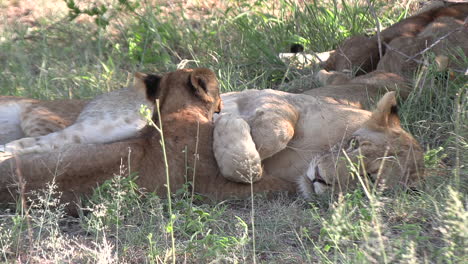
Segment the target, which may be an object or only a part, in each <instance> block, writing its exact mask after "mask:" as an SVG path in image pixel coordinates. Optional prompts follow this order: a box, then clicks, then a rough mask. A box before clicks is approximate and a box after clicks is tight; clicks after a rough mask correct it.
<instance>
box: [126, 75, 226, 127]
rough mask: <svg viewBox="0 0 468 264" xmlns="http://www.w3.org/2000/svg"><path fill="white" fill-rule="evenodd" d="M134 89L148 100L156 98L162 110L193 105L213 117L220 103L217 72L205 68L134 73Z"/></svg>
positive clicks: (162, 112) (165, 112) (172, 111)
mask: <svg viewBox="0 0 468 264" xmlns="http://www.w3.org/2000/svg"><path fill="white" fill-rule="evenodd" d="M134 89H136V90H137V91H138V92H142V93H144V94H145V96H146V98H147V99H148V100H150V101H151V102H154V101H155V100H156V99H159V105H160V111H161V114H170V113H176V112H178V111H180V110H181V109H184V108H192V109H193V111H195V112H197V113H200V114H202V115H203V116H205V117H207V118H208V119H209V120H212V118H213V113H218V112H220V111H221V107H222V101H221V97H220V96H219V87H218V80H217V79H216V75H215V74H214V72H213V71H211V70H210V69H206V68H197V69H182V70H177V71H174V72H169V73H166V74H164V75H162V76H160V75H153V74H143V73H136V74H135V82H134Z"/></svg>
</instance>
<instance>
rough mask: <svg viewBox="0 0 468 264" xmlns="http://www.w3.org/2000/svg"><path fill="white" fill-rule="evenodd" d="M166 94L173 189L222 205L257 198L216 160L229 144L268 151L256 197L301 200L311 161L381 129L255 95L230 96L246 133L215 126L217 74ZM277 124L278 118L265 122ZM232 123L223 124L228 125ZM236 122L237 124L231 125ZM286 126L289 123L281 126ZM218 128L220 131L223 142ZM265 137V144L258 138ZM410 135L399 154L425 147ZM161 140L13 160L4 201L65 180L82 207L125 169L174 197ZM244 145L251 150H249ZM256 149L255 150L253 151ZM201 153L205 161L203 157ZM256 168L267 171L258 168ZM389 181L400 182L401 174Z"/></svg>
mask: <svg viewBox="0 0 468 264" xmlns="http://www.w3.org/2000/svg"><path fill="white" fill-rule="evenodd" d="M157 89H158V99H159V100H160V102H161V107H160V111H161V116H162V123H163V130H164V134H165V142H166V151H167V153H168V165H169V172H170V180H171V182H170V186H171V189H172V191H175V190H177V189H179V188H181V186H182V184H184V183H185V182H186V180H189V181H193V182H194V188H195V192H197V193H201V194H204V195H207V196H209V197H213V198H220V199H222V198H227V197H233V196H235V197H240V198H242V197H246V196H249V195H250V185H248V184H243V183H236V182H234V181H232V180H229V179H227V178H226V177H224V176H223V175H222V174H221V173H220V171H221V172H222V171H223V169H221V170H220V168H219V167H221V168H230V170H231V172H232V171H236V166H237V167H238V168H239V169H240V170H242V169H244V167H243V166H242V160H240V162H234V161H235V159H221V160H218V162H217V161H216V159H215V155H214V153H217V152H218V153H222V150H223V149H222V148H223V147H224V148H225V147H226V146H227V148H229V150H230V155H232V156H233V157H242V155H244V153H245V148H244V147H242V146H247V147H248V148H250V150H249V151H251V152H252V153H254V152H255V151H257V152H258V157H259V159H261V164H257V165H260V166H262V168H263V170H262V171H261V172H260V173H259V174H258V177H261V180H258V181H256V182H255V183H253V188H254V192H272V191H273V192H274V191H292V192H293V191H295V190H296V188H297V182H298V181H300V179H302V178H303V176H304V175H306V172H307V169H308V167H309V166H310V161H311V160H313V159H317V156H321V155H323V153H326V152H327V151H329V150H330V148H331V147H332V146H334V145H336V144H337V143H338V142H343V141H346V140H347V139H348V138H349V137H350V136H351V135H352V134H353V133H354V132H355V131H358V130H359V129H360V128H362V127H363V126H366V127H371V126H369V125H368V123H369V122H373V121H372V120H374V119H372V118H371V113H370V112H368V111H365V110H362V109H359V108H356V107H353V106H350V105H344V104H340V103H338V102H336V101H335V100H333V99H331V98H328V97H312V96H307V95H295V94H289V93H284V92H279V91H273V90H263V91H257V90H249V91H245V92H236V93H229V94H226V95H223V100H224V105H225V107H224V110H223V111H226V112H228V113H229V114H231V115H233V116H234V117H235V118H241V119H242V120H240V121H241V122H238V123H239V124H241V125H238V126H237V127H235V128H234V127H229V126H225V127H223V126H219V127H218V126H217V127H216V128H215V127H214V125H213V122H212V120H213V114H214V112H217V111H219V109H220V107H221V98H220V96H219V90H218V85H217V80H216V78H215V76H214V73H213V72H211V71H209V70H207V69H195V70H188V69H187V70H179V71H176V72H173V73H168V74H166V75H165V76H163V77H162V78H161V80H160V81H159V83H158V85H157ZM393 96H394V95H393ZM62 111H65V109H63V110H62ZM268 116H273V117H274V118H276V120H274V119H271V118H264V117H268ZM222 118H223V116H221V117H218V122H221V121H220V120H222ZM153 119H154V122H155V123H156V124H159V120H158V119H157V115H153ZM227 121H229V122H228V123H231V124H234V125H235V122H230V119H227ZM276 123H278V124H283V125H281V126H279V127H277V126H276V125H275V124H276ZM214 129H215V131H217V133H214V134H213V130H214ZM236 129H240V130H241V132H242V130H244V131H243V132H242V133H239V134H231V135H234V137H235V136H238V135H244V136H241V137H238V138H237V139H236V140H237V141H236V142H226V140H227V138H223V136H224V135H229V132H231V131H234V130H236ZM400 129H401V128H400ZM400 132H401V133H406V132H404V131H403V130H401V131H400ZM368 133H369V134H371V135H373V134H376V135H380V136H379V137H375V138H376V140H377V142H376V144H385V142H387V141H386V139H387V134H386V132H385V130H382V129H380V127H378V129H376V130H375V131H374V130H372V129H370V130H368ZM256 134H257V135H260V136H257V137H256V138H255V136H254V135H256ZM405 135H407V137H406V140H401V141H394V143H395V144H397V145H396V146H395V147H396V148H399V147H400V146H401V148H402V149H404V148H405V147H403V146H407V145H408V146H413V145H414V147H413V148H415V149H417V148H418V146H417V142H415V141H414V139H412V137H411V136H410V135H409V134H407V133H406V134H405ZM213 137H215V139H214V138H213ZM253 138H255V140H253ZM160 139H161V137H160V135H159V134H158V132H157V131H156V130H155V129H154V128H151V127H147V128H145V129H144V130H143V131H142V134H141V135H140V136H138V137H136V138H133V139H128V140H122V141H120V142H116V143H109V144H80V145H70V146H68V147H64V148H61V149H58V150H57V151H51V152H45V153H40V154H26V155H19V156H17V157H14V158H11V159H9V160H5V161H3V162H2V163H0V201H2V202H6V201H12V200H13V199H14V195H13V197H12V195H11V194H12V193H13V194H15V193H16V191H15V190H17V189H16V188H17V187H15V185H12V184H14V183H18V181H21V182H23V183H24V182H25V185H24V190H25V191H26V192H28V191H30V190H36V189H38V188H42V187H44V186H45V184H46V183H47V182H50V181H51V180H52V179H55V182H56V183H57V185H58V190H59V191H61V192H63V196H62V201H63V202H72V201H76V198H77V197H78V196H81V195H86V194H89V193H90V192H91V191H92V189H93V188H94V187H96V186H97V185H98V184H100V183H102V182H103V181H104V180H106V179H110V178H111V177H112V176H113V174H114V173H116V172H118V171H119V168H120V164H121V163H123V164H124V165H125V166H127V167H128V168H129V170H131V171H137V172H138V175H139V177H138V179H137V183H138V184H139V185H140V186H141V187H144V188H145V189H147V190H148V191H156V192H157V193H158V194H164V193H165V184H166V182H165V177H166V176H165V174H164V171H165V170H164V160H163V157H162V152H161V147H160ZM223 140H224V141H223ZM243 140H247V141H249V142H250V143H248V144H242V143H243V142H242V141H243ZM252 141H253V143H254V144H255V149H252ZM213 142H218V143H219V144H215V148H216V149H215V150H213ZM223 142H224V143H225V145H223ZM237 143H239V144H237ZM197 145H198V153H195V149H196V146H197ZM237 146H239V147H237ZM237 154H239V155H237ZM381 155H383V154H382V153H380V152H376V153H369V159H370V160H374V159H379V158H382V156H381ZM414 155H416V156H417V157H418V158H416V159H415V162H414V163H412V166H408V167H407V168H406V170H402V171H401V173H402V174H405V173H406V171H412V170H414V169H413V168H414V167H417V168H420V167H422V162H421V161H420V160H421V159H420V158H419V157H420V156H421V157H422V152H417V153H414ZM254 156H256V155H254ZM186 157H188V160H186ZM194 157H198V161H197V166H196V168H197V169H196V173H195V178H192V174H191V173H189V174H188V175H186V168H187V167H189V168H193V167H194ZM247 158H248V159H249V158H250V157H247ZM237 161H239V160H237ZM247 161H249V160H247ZM254 162H257V163H258V160H254ZM389 165H392V164H389ZM229 166H231V167H229ZM390 167H392V166H390ZM418 171H419V172H421V171H422V170H418ZM231 176H233V177H238V179H237V181H238V182H247V181H246V180H245V176H246V175H245V174H242V175H236V174H234V175H231ZM388 176H389V177H393V176H392V175H391V174H390V175H388ZM242 177H244V178H242ZM301 189H306V188H303V187H301Z"/></svg>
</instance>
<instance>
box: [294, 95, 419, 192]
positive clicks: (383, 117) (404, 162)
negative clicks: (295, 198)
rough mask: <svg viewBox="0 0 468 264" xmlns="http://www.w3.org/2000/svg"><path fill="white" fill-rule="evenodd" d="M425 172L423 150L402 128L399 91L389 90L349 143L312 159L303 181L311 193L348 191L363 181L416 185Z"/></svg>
mask: <svg viewBox="0 0 468 264" xmlns="http://www.w3.org/2000/svg"><path fill="white" fill-rule="evenodd" d="M423 174H424V163H423V151H422V149H421V147H420V146H419V144H418V142H417V141H416V140H415V139H414V138H413V137H412V136H411V135H410V134H409V133H408V132H406V131H404V130H403V129H402V128H401V126H400V120H399V117H398V114H397V105H396V99H395V92H389V93H387V94H385V95H384V96H383V97H382V99H380V101H379V102H378V104H377V108H376V110H375V111H374V112H373V113H372V115H371V117H370V119H369V120H368V121H367V122H366V123H365V124H364V125H363V126H362V127H361V128H360V129H358V130H357V131H356V132H354V133H353V134H352V136H351V138H349V139H348V141H347V142H346V143H345V144H338V145H336V146H335V147H333V148H332V150H331V151H330V152H329V153H326V154H325V155H323V156H319V157H317V158H316V159H315V160H313V161H312V162H311V164H310V165H309V168H308V170H307V172H306V174H305V175H304V176H303V177H301V179H300V182H299V185H300V189H301V191H302V193H303V194H304V196H306V197H308V196H310V194H312V193H317V194H320V193H323V192H325V191H326V190H333V191H334V192H345V191H347V190H349V189H352V188H355V187H357V186H358V185H360V184H364V185H367V186H370V185H375V184H378V185H379V186H386V187H387V188H391V187H394V186H397V185H403V186H408V187H412V186H414V185H415V184H416V183H417V182H418V181H419V180H420V179H422V177H423Z"/></svg>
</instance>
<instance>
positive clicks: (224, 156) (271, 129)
mask: <svg viewBox="0 0 468 264" xmlns="http://www.w3.org/2000/svg"><path fill="white" fill-rule="evenodd" d="M246 119H247V120H244V119H243V118H242V117H240V116H238V115H236V114H232V113H226V114H222V115H221V116H219V117H218V119H217V120H216V123H215V128H214V133H213V151H214V155H215V158H216V161H217V163H218V167H219V168H220V171H221V174H222V175H223V176H224V177H225V178H227V179H229V180H231V181H236V182H242V183H251V182H256V181H258V180H260V179H261V177H262V173H263V169H262V163H261V161H262V160H264V159H266V158H269V157H271V156H273V155H274V154H276V153H278V152H280V151H281V150H283V149H284V148H286V146H287V144H288V142H289V141H290V140H291V139H292V137H293V136H294V127H295V125H296V122H297V119H298V114H297V113H296V111H294V109H292V108H289V107H287V106H283V107H282V108H281V109H265V108H263V109H262V108H259V109H257V110H256V111H255V113H253V114H252V115H251V116H250V117H249V118H246Z"/></svg>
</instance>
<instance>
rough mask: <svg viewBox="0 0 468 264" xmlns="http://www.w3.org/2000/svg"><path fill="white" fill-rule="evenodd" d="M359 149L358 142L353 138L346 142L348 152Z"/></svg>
mask: <svg viewBox="0 0 468 264" xmlns="http://www.w3.org/2000/svg"><path fill="white" fill-rule="evenodd" d="M358 147H359V140H358V139H357V138H355V137H352V138H351V139H350V140H349V141H348V150H355V149H357V148H358Z"/></svg>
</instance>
